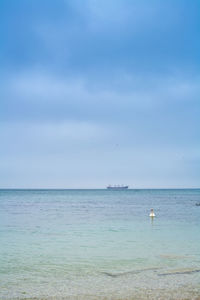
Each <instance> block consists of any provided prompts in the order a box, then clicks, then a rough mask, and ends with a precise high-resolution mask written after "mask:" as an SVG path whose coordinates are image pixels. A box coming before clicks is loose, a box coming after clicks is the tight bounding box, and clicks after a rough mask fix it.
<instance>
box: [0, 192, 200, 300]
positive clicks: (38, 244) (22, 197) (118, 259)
mask: <svg viewBox="0 0 200 300" xmlns="http://www.w3.org/2000/svg"><path fill="white" fill-rule="evenodd" d="M199 202H200V189H182V190H181V189H179V190H178V189H177V190H175V189H165V190H164V189H163V190H159V189H155V190H150V189H145V190H142V189H141V190H139V189H137V190H131V189H128V190H117V191H116V190H103V189H102V190H100V189H99V190H0V299H1V300H4V299H6V300H8V299H9V300H11V299H12V300H14V299H34V300H41V299H43V300H44V299H48V300H49V299H63V300H64V299H73V300H74V299H77V300H79V299H81V300H82V299H83V300H86V299H87V300H90V299H92V300H95V299H104V300H105V299H109V300H110V299H113V300H115V299H116V300H119V299H121V300H125V299H126V300H127V299H133V300H137V299H138V300H140V299H145V300H146V299H153V300H155V299H170V300H171V299H179V300H180V299H189V300H192V299H200V298H199V297H200V206H197V205H196V203H199ZM151 208H153V209H154V212H155V214H156V216H155V217H154V218H150V217H149V213H150V210H151Z"/></svg>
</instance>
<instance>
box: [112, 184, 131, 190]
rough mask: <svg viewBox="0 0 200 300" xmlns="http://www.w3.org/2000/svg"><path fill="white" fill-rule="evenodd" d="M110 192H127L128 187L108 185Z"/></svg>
mask: <svg viewBox="0 0 200 300" xmlns="http://www.w3.org/2000/svg"><path fill="white" fill-rule="evenodd" d="M107 189H108V190H126V189H128V185H108V186H107Z"/></svg>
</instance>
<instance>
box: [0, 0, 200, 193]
mask: <svg viewBox="0 0 200 300" xmlns="http://www.w3.org/2000/svg"><path fill="white" fill-rule="evenodd" d="M0 19H1V27H0V31H1V32H0V33H1V40H0V63H1V69H0V79H1V80H0V141H1V147H0V187H2V188H15V187H16V188H37V187H38V188H45V187H47V188H96V187H97V188H104V187H105V186H106V185H107V184H121V183H123V184H129V185H130V187H132V188H161V187H163V188H168V187H171V188H182V187H199V186H200V185H199V182H200V130H199V128H200V126H199V125H200V124H199V123H200V117H199V116H200V39H199V34H200V2H199V1H198V0H192V1H186V0H173V1H172V0H168V1H161V0H160V1H158V0H151V1H149V0H107V1H105V0H84V1H83V0H57V1H55V0H54V1H52V0H48V1H47V0H42V1H41V0H40V1H39V0H30V1H27V0H18V1H15V0H10V1H6V0H1V1H0Z"/></svg>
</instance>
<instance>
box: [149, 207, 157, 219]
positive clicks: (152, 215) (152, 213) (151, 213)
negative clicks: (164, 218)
mask: <svg viewBox="0 0 200 300" xmlns="http://www.w3.org/2000/svg"><path fill="white" fill-rule="evenodd" d="M155 216H156V215H155V213H154V211H153V208H151V211H150V215H149V217H151V218H153V217H155Z"/></svg>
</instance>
